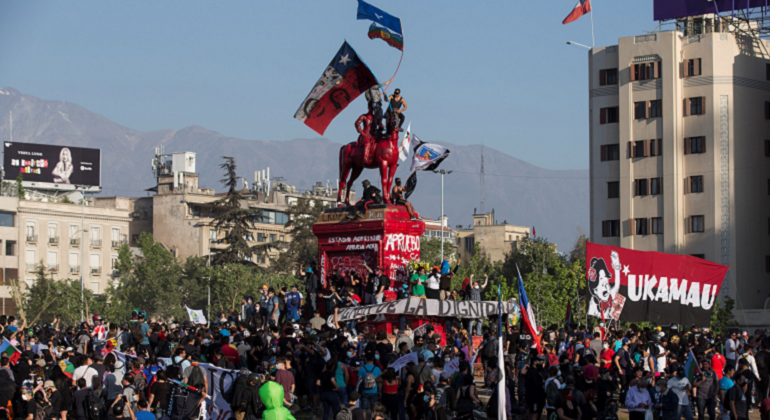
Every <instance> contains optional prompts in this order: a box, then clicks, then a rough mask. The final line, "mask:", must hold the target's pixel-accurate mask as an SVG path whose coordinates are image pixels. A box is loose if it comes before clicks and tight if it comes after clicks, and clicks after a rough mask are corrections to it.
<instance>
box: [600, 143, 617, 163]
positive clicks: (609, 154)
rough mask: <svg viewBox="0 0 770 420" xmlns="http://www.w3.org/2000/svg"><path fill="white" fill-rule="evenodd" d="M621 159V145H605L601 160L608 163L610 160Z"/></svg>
mask: <svg viewBox="0 0 770 420" xmlns="http://www.w3.org/2000/svg"><path fill="white" fill-rule="evenodd" d="M619 159H620V145H619V144H605V145H603V146H602V147H601V160H602V162H606V161H608V160H619Z"/></svg>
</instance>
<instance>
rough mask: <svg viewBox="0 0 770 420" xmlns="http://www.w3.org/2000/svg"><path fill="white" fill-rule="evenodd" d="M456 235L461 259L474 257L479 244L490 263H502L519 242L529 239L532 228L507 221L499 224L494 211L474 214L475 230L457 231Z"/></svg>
mask: <svg viewBox="0 0 770 420" xmlns="http://www.w3.org/2000/svg"><path fill="white" fill-rule="evenodd" d="M456 235H457V252H458V253H459V254H460V258H463V259H468V258H470V257H471V256H473V253H474V252H475V251H476V244H477V243H478V244H479V246H481V249H482V250H483V251H484V253H485V254H486V255H487V257H488V258H489V259H490V261H502V260H504V259H505V254H507V253H509V252H511V251H512V250H513V249H514V248H517V247H518V246H519V241H521V240H522V239H524V238H528V237H529V235H530V228H529V227H525V226H516V225H510V224H508V222H507V221H503V223H502V224H499V223H497V221H496V220H495V212H494V210H492V212H491V213H484V214H474V215H473V229H461V230H457V231H456Z"/></svg>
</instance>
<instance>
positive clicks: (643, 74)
mask: <svg viewBox="0 0 770 420" xmlns="http://www.w3.org/2000/svg"><path fill="white" fill-rule="evenodd" d="M648 79H660V62H657V61H655V62H651V63H639V64H633V65H632V66H631V81H635V80H648Z"/></svg>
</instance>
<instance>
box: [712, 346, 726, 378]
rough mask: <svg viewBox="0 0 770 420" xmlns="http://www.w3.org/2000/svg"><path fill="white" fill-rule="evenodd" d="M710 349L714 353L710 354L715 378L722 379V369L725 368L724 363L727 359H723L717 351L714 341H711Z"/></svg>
mask: <svg viewBox="0 0 770 420" xmlns="http://www.w3.org/2000/svg"><path fill="white" fill-rule="evenodd" d="M711 351H712V352H713V353H714V355H713V356H711V368H712V369H714V372H716V373H717V378H719V379H722V374H723V373H722V371H724V370H725V363H727V360H725V357H724V356H723V355H722V354H721V353H719V349H718V348H717V345H716V344H715V343H711ZM719 379H718V380H719Z"/></svg>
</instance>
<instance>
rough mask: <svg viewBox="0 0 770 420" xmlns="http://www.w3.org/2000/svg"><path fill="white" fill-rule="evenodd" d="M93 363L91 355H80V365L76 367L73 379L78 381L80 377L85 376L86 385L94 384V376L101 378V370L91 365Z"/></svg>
mask: <svg viewBox="0 0 770 420" xmlns="http://www.w3.org/2000/svg"><path fill="white" fill-rule="evenodd" d="M93 363H94V361H93V360H91V358H90V357H88V356H80V367H78V368H77V369H75V372H73V373H72V381H73V382H77V380H78V379H80V378H84V379H85V380H86V384H87V385H86V386H89V387H90V386H93V383H92V381H93V378H94V376H96V377H97V378H99V372H97V371H96V369H94V368H92V367H91V365H92V364H93Z"/></svg>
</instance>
